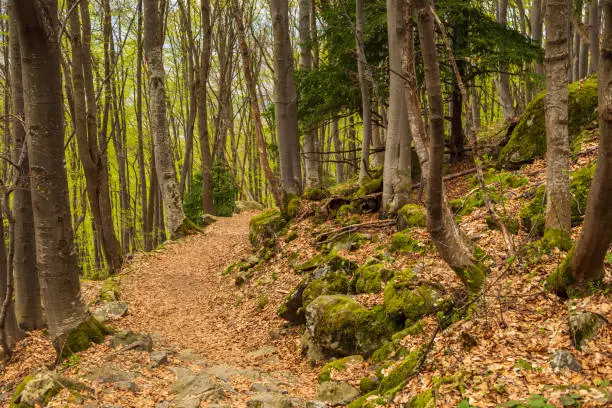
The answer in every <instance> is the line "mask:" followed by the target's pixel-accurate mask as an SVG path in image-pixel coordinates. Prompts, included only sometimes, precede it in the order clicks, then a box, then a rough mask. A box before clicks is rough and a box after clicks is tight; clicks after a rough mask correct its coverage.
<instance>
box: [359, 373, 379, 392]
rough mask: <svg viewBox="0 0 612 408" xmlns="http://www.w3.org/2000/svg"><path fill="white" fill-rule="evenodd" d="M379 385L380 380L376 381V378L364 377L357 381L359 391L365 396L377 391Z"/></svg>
mask: <svg viewBox="0 0 612 408" xmlns="http://www.w3.org/2000/svg"><path fill="white" fill-rule="evenodd" d="M379 385H380V380H379V379H378V377H376V376H371V377H364V378H362V379H361V380H359V391H361V393H362V394H367V393H369V392H372V391H374V390H376V389H378V386H379Z"/></svg>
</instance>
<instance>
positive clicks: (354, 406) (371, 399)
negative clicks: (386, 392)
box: [347, 391, 388, 408]
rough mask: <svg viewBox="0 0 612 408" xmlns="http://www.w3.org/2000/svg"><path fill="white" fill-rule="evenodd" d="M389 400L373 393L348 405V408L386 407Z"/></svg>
mask: <svg viewBox="0 0 612 408" xmlns="http://www.w3.org/2000/svg"><path fill="white" fill-rule="evenodd" d="M387 402H388V400H387V399H385V398H383V397H381V396H378V395H377V394H376V391H372V392H370V393H368V394H366V395H364V396H362V397H359V398H357V399H356V400H355V401H353V402H351V403H350V404H348V405H347V408H378V407H384V406H385V405H386V404H387Z"/></svg>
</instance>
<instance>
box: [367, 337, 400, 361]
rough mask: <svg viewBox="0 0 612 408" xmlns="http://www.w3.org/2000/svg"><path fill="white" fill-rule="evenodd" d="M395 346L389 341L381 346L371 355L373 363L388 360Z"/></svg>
mask: <svg viewBox="0 0 612 408" xmlns="http://www.w3.org/2000/svg"><path fill="white" fill-rule="evenodd" d="M395 350H396V345H395V344H394V343H392V342H390V341H388V342H386V343H385V344H383V345H382V346H381V347H380V348H378V349H377V350H376V351H375V352H374V353H372V358H371V360H372V362H373V363H382V362H383V361H387V360H389V358H390V357H391V356H392V355H393V353H395Z"/></svg>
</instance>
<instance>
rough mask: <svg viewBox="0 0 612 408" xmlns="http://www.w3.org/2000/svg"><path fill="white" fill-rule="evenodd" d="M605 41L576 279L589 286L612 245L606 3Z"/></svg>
mask: <svg viewBox="0 0 612 408" xmlns="http://www.w3.org/2000/svg"><path fill="white" fill-rule="evenodd" d="M601 8H602V15H603V19H604V25H603V36H602V37H603V41H602V48H601V58H600V66H599V89H598V95H599V156H598V159H597V167H596V169H595V177H594V178H593V183H592V185H591V191H590V192H589V201H588V205H587V211H586V215H585V218H584V224H583V227H582V232H581V234H580V238H579V239H578V242H577V243H576V247H575V250H574V254H573V255H574V256H573V262H572V277H573V280H574V281H576V282H577V283H579V284H580V283H585V282H589V281H593V280H597V279H601V278H602V277H603V271H604V269H603V260H604V258H605V256H606V251H607V250H608V248H609V247H610V243H611V242H612V205H610V202H611V201H612V177H610V175H611V174H612V2H611V1H609V0H606V1H604V2H602V7H601Z"/></svg>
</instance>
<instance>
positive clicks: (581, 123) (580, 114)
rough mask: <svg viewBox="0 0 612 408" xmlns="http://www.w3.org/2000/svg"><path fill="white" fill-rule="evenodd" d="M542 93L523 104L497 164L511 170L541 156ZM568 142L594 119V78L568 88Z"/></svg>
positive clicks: (543, 132)
mask: <svg viewBox="0 0 612 408" xmlns="http://www.w3.org/2000/svg"><path fill="white" fill-rule="evenodd" d="M545 93H546V91H542V92H541V93H540V94H538V95H537V96H536V97H535V98H534V99H533V100H532V101H531V103H529V105H527V108H526V109H525V113H524V114H523V116H522V117H521V120H520V122H519V123H518V125H517V126H516V128H515V129H514V131H513V132H512V136H511V138H510V140H509V141H508V144H507V145H506V146H505V147H504V148H503V149H502V151H501V152H500V154H499V164H500V165H501V166H504V167H513V166H516V165H518V164H521V163H525V162H528V161H531V160H533V159H535V158H538V157H542V156H543V155H544V153H545V152H546V130H545V117H544V95H545ZM568 102H569V106H568V108H569V122H568V127H569V139H570V142H572V143H573V142H574V141H575V140H576V139H577V136H578V135H579V134H580V132H582V130H583V129H584V128H585V127H586V126H587V125H588V124H589V123H590V122H592V121H593V120H595V119H596V118H597V116H596V115H597V113H596V108H597V77H596V76H594V77H590V78H587V79H586V80H584V81H579V82H574V83H572V84H570V85H569V100H568Z"/></svg>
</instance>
